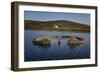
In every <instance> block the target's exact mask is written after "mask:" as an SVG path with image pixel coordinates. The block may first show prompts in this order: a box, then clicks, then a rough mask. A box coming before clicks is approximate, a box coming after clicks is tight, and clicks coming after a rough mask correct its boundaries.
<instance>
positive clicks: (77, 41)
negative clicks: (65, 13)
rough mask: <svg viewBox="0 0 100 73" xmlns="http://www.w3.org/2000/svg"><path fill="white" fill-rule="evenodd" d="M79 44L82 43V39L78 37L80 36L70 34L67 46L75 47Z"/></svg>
mask: <svg viewBox="0 0 100 73" xmlns="http://www.w3.org/2000/svg"><path fill="white" fill-rule="evenodd" d="M81 44H84V39H83V38H80V37H76V36H72V37H70V39H69V40H68V46H69V47H70V48H75V47H77V46H79V45H81Z"/></svg>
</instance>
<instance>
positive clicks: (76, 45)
mask: <svg viewBox="0 0 100 73" xmlns="http://www.w3.org/2000/svg"><path fill="white" fill-rule="evenodd" d="M83 44H84V43H80V44H68V47H69V48H70V49H75V48H76V47H79V46H81V45H83Z"/></svg>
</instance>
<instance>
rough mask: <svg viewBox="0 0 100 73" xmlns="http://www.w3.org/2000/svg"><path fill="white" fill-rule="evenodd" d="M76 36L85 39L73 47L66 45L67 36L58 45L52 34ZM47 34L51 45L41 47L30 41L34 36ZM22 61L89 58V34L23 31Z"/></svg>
mask: <svg viewBox="0 0 100 73" xmlns="http://www.w3.org/2000/svg"><path fill="white" fill-rule="evenodd" d="M58 34H59V35H65V36H78V37H81V38H83V39H84V40H85V43H84V44H81V45H77V46H75V47H71V46H68V39H69V38H67V37H66V38H62V39H61V43H60V45H59V44H58V39H57V38H55V37H54V36H57V35H58ZM44 35H49V36H50V37H52V38H51V46H49V47H41V46H38V45H35V44H33V43H32V40H33V39H34V38H37V37H39V36H44ZM24 40H25V42H24V61H45V60H68V59H87V58H90V34H89V33H75V32H49V31H35V30H25V31H24Z"/></svg>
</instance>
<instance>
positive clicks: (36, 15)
mask: <svg viewBox="0 0 100 73" xmlns="http://www.w3.org/2000/svg"><path fill="white" fill-rule="evenodd" d="M24 20H38V21H52V20H70V21H74V22H79V23H85V24H87V25H90V14H85V13H62V12H41V11H24Z"/></svg>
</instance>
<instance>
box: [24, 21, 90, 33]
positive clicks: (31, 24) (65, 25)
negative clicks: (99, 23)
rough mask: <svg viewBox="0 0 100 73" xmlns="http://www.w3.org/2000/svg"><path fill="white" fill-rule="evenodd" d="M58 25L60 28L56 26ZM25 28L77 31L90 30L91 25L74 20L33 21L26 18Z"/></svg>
mask: <svg viewBox="0 0 100 73" xmlns="http://www.w3.org/2000/svg"><path fill="white" fill-rule="evenodd" d="M55 26H57V27H58V28H56V27H55ZM25 29H29V30H46V31H47V30H48V31H75V32H89V31H90V26H89V25H86V24H82V23H76V22H72V21H65V20H56V21H33V20H25Z"/></svg>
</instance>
